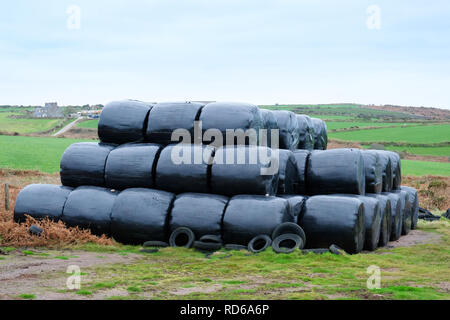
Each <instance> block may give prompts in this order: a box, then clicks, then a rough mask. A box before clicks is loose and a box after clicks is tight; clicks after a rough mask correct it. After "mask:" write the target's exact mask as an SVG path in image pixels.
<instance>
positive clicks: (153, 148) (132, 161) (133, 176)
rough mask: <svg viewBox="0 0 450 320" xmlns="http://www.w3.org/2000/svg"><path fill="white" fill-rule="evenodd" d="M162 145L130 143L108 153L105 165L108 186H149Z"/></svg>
mask: <svg viewBox="0 0 450 320" xmlns="http://www.w3.org/2000/svg"><path fill="white" fill-rule="evenodd" d="M161 148H162V146H161V145H158V144H153V143H130V144H124V145H121V146H120V147H117V148H115V149H114V150H112V151H111V152H110V153H109V156H108V159H107V161H106V167H105V183H106V186H107V187H108V188H112V189H118V190H121V189H126V188H151V187H153V178H154V177H153V174H154V172H153V171H154V170H155V166H156V160H157V157H158V156H159V152H160V150H161Z"/></svg>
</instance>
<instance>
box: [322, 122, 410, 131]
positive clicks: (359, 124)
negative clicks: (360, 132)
mask: <svg viewBox="0 0 450 320" xmlns="http://www.w3.org/2000/svg"><path fill="white" fill-rule="evenodd" d="M402 125H413V124H407V123H405V122H369V121H351V122H349V121H329V122H327V128H328V130H336V129H347V128H352V127H358V128H367V127H391V126H402Z"/></svg>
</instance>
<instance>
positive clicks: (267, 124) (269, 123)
mask: <svg viewBox="0 0 450 320" xmlns="http://www.w3.org/2000/svg"><path fill="white" fill-rule="evenodd" d="M260 111H261V118H262V123H263V128H264V129H266V130H267V143H266V144H264V141H263V140H262V139H263V137H262V136H261V137H260V138H261V141H260V144H259V145H261V146H264V145H265V146H267V147H269V148H273V147H276V148H278V147H279V146H278V144H279V141H278V143H277V145H275V142H274V141H272V131H273V130H274V129H278V122H277V118H276V117H275V115H274V114H273V112H272V111H270V110H267V109H260Z"/></svg>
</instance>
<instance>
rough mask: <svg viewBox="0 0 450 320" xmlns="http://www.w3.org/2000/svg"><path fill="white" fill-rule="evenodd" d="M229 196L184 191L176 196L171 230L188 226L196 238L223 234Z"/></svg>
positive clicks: (171, 218)
mask: <svg viewBox="0 0 450 320" xmlns="http://www.w3.org/2000/svg"><path fill="white" fill-rule="evenodd" d="M227 203H228V198H227V197H224V196H219V195H214V194H201V193H183V194H180V195H178V196H177V197H176V199H175V202H174V204H173V208H172V211H171V215H170V231H171V232H173V231H174V230H175V229H176V228H179V227H187V228H189V229H191V230H192V231H193V232H194V234H195V239H197V240H198V239H200V238H201V237H202V236H204V235H217V236H221V235H222V218H223V213H224V210H225V207H226V205H227Z"/></svg>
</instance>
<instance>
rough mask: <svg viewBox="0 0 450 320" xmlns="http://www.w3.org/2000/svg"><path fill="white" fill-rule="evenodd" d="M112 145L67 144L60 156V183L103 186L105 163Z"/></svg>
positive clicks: (73, 185)
mask: <svg viewBox="0 0 450 320" xmlns="http://www.w3.org/2000/svg"><path fill="white" fill-rule="evenodd" d="M114 147H115V146H114V145H109V144H104V143H95V142H79V143H74V144H72V145H71V146H69V147H68V148H67V149H66V151H64V154H63V155H62V158H61V164H60V175H61V183H62V184H63V185H65V186H69V187H79V186H83V185H91V186H98V187H104V186H105V165H106V160H107V158H108V155H109V153H110V152H111V150H113V149H114Z"/></svg>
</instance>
